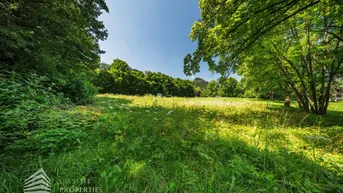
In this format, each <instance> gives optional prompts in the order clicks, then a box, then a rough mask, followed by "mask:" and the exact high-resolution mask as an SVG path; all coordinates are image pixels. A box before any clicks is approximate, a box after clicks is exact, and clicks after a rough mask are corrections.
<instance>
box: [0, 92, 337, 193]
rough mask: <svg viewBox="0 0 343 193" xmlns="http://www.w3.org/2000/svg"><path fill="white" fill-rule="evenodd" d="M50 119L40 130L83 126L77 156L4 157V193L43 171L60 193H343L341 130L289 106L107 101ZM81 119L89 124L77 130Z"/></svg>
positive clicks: (54, 112)
mask: <svg viewBox="0 0 343 193" xmlns="http://www.w3.org/2000/svg"><path fill="white" fill-rule="evenodd" d="M332 109H333V110H332ZM341 112H343V108H342V103H335V104H333V106H332V107H331V106H330V111H329V115H330V114H331V115H333V117H335V116H338V117H339V116H340V114H341ZM44 113H45V115H44V117H46V119H45V120H44V121H42V122H40V123H38V125H39V126H42V127H44V128H46V129H47V130H50V129H53V127H54V126H56V124H57V123H58V127H65V128H70V129H75V128H74V126H75V125H76V126H75V127H77V128H78V129H81V130H82V132H83V133H84V134H86V137H85V138H82V139H80V146H79V147H77V148H74V149H72V150H70V149H66V150H64V151H58V152H52V151H51V152H50V153H49V154H46V153H44V154H43V153H42V152H40V151H38V152H37V151H36V152H32V151H31V152H29V153H27V154H26V155H20V154H19V155H18V154H17V153H16V152H6V154H1V155H0V156H1V160H3V162H2V163H1V164H0V166H1V171H0V184H1V185H0V192H21V191H22V185H23V181H24V179H25V178H26V177H28V176H29V175H31V174H32V173H34V172H35V171H36V170H37V169H38V168H39V167H40V166H42V167H44V169H45V170H46V172H47V174H48V175H49V176H50V177H51V178H53V182H55V183H54V190H55V192H58V191H57V190H58V189H59V187H69V186H74V185H75V184H73V183H72V182H70V181H68V180H66V179H91V181H90V184H81V185H79V186H96V187H99V188H101V189H102V190H103V192H305V191H308V192H343V187H342V184H343V180H342V175H343V173H342V167H343V156H342V154H341V153H342V152H341V150H342V146H341V144H342V143H340V142H341V139H342V135H341V133H342V127H341V126H342V125H341V122H340V120H338V119H335V118H332V117H330V116H328V117H324V118H318V117H315V116H312V115H308V114H306V113H302V112H299V111H297V109H295V108H290V109H285V108H283V107H282V104H281V103H276V102H274V103H271V104H268V107H266V102H265V101H258V100H247V99H231V98H229V99H227V98H219V99H218V98H193V99H187V98H156V97H152V96H145V97H134V96H113V95H100V96H99V97H97V98H96V103H95V104H94V105H88V106H77V107H69V108H59V107H54V108H53V109H50V110H47V111H45V112H44ZM75 113H77V114H82V115H85V117H84V118H81V120H78V121H77V122H76V123H75V122H74V123H73V122H72V120H75V118H73V115H75ZM61 117H62V118H64V119H63V120H64V121H60V122H58V121H57V120H56V118H57V119H61ZM68 118H70V119H68ZM82 120H84V121H82ZM49 121H54V122H55V123H56V122H57V123H56V124H52V125H50V126H49V124H48V123H49ZM50 123H51V122H50ZM78 123H79V124H78ZM71 124H72V127H71ZM65 145H68V144H65ZM39 156H40V157H41V162H39V159H38V157H39Z"/></svg>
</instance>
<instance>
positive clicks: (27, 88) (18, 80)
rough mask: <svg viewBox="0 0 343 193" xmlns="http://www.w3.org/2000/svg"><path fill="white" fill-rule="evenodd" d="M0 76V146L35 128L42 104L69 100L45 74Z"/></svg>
mask: <svg viewBox="0 0 343 193" xmlns="http://www.w3.org/2000/svg"><path fill="white" fill-rule="evenodd" d="M0 77H1V78H0V90H1V92H0V110H1V111H0V128H1V129H0V136H1V138H0V141H1V143H0V144H1V145H0V149H3V148H4V147H6V146H7V145H8V144H10V143H12V142H13V141H15V140H17V139H20V138H22V137H23V133H24V132H26V131H30V130H35V129H36V126H37V120H38V119H39V114H40V112H41V109H42V108H43V107H44V106H46V105H52V104H59V103H65V102H68V100H67V99H66V98H64V97H63V95H62V94H60V93H57V92H56V91H55V90H53V89H52V86H51V85H49V84H48V82H49V79H48V78H46V77H41V76H37V75H34V74H32V75H28V76H27V77H23V76H21V75H20V74H17V73H14V72H11V73H1V74H0Z"/></svg>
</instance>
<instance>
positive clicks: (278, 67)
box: [184, 0, 343, 114]
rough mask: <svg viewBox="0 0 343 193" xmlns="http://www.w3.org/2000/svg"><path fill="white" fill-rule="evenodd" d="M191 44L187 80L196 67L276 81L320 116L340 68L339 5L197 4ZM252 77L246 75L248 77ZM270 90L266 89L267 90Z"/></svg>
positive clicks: (215, 0) (210, 0)
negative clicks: (198, 15)
mask: <svg viewBox="0 0 343 193" xmlns="http://www.w3.org/2000/svg"><path fill="white" fill-rule="evenodd" d="M199 5H200V9H201V20H199V21H196V22H195V23H194V25H193V27H192V31H191V33H190V38H191V40H193V41H197V43H198V47H197V49H196V50H195V51H194V53H193V54H192V55H191V54H188V55H187V56H186V57H185V60H184V71H185V73H186V74H187V75H190V74H194V73H196V72H198V71H199V66H200V62H201V61H205V62H207V63H208V65H209V68H210V70H213V71H217V72H219V73H221V74H222V75H225V74H229V73H231V72H237V71H238V72H240V73H241V74H249V75H252V76H255V77H256V81H257V80H268V82H269V81H272V80H276V81H275V82H274V84H275V85H287V86H285V88H286V87H290V88H291V89H292V91H293V92H294V93H295V94H296V97H297V101H298V104H299V107H301V108H302V109H304V110H308V109H310V110H311V111H312V112H313V113H316V114H326V110H327V106H328V103H329V97H330V91H331V85H332V82H333V81H334V79H335V77H337V75H338V73H339V71H340V69H341V64H342V62H343V55H342V53H343V51H342V31H343V22H342V21H343V18H342V17H343V16H342V14H341V13H342V11H343V6H342V5H343V3H342V2H341V1H331V0H325V1H278V0H273V1H267V2H265V1H234V0H232V1H221V0H201V1H199ZM252 69H254V70H255V71H254V72H257V73H249V71H252ZM268 86H271V85H268Z"/></svg>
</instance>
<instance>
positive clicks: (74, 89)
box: [52, 74, 98, 105]
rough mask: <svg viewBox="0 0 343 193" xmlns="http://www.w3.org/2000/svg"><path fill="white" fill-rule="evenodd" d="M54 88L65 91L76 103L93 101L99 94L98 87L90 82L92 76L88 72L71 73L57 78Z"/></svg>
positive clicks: (66, 95)
mask: <svg viewBox="0 0 343 193" xmlns="http://www.w3.org/2000/svg"><path fill="white" fill-rule="evenodd" d="M52 84H53V85H54V89H55V90H57V91H59V92H61V93H63V95H64V96H65V97H66V98H68V99H70V101H71V102H73V103H75V104H80V105H83V104H87V103H92V102H93V98H94V96H95V95H96V94H97V92H98V90H97V88H96V87H95V86H94V85H93V84H92V83H91V82H90V76H88V75H86V74H69V75H67V76H64V77H60V78H55V79H54V81H53V82H52Z"/></svg>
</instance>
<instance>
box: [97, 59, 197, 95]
mask: <svg viewBox="0 0 343 193" xmlns="http://www.w3.org/2000/svg"><path fill="white" fill-rule="evenodd" d="M93 82H94V84H95V85H96V86H97V87H98V88H99V92H100V93H112V94H126V95H145V94H152V95H162V96H178V97H194V86H193V84H192V81H190V80H183V79H180V78H173V77H171V76H168V75H166V74H163V73H160V72H150V71H145V72H142V71H139V70H136V69H132V68H131V67H130V66H129V65H128V64H127V63H126V62H125V61H123V60H120V59H115V60H114V61H113V62H112V64H110V65H109V64H106V63H101V64H100V67H99V68H98V69H97V70H96V77H95V78H94V81H93Z"/></svg>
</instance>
